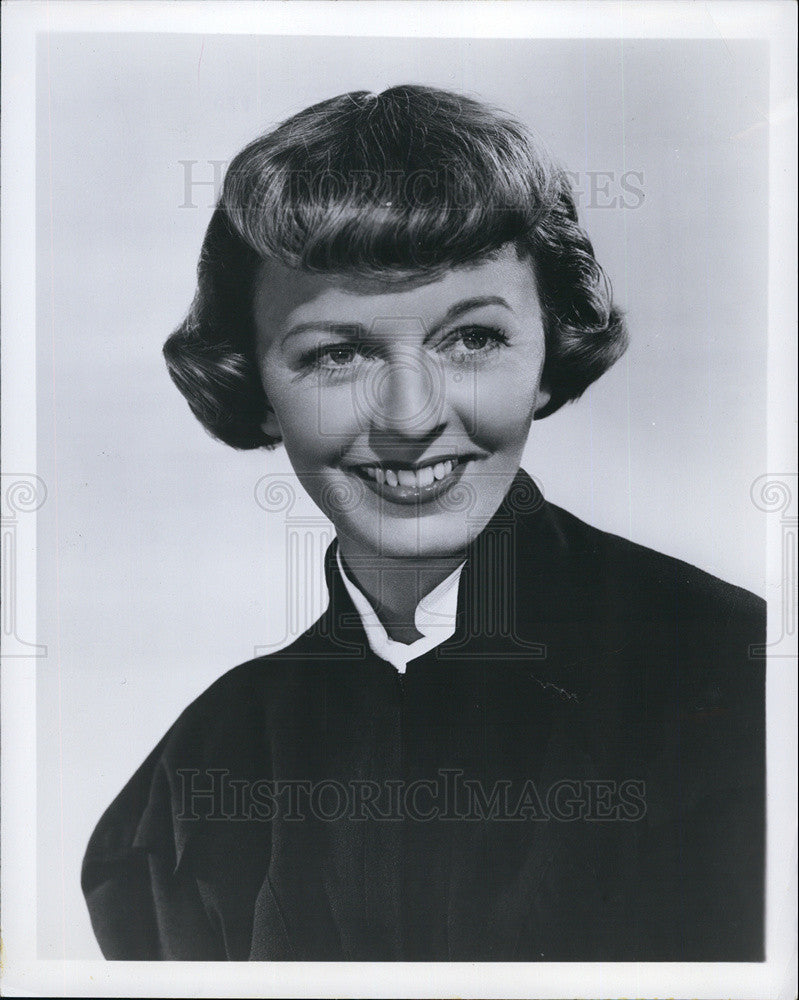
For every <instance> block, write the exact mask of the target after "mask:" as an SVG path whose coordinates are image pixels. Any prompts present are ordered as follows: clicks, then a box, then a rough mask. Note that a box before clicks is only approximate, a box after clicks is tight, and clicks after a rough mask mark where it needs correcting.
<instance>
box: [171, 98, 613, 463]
mask: <svg viewBox="0 0 799 1000" xmlns="http://www.w3.org/2000/svg"><path fill="white" fill-rule="evenodd" d="M508 244H515V246H516V250H517V253H518V254H519V256H520V257H522V258H526V259H529V261H530V263H531V266H532V268H533V271H534V275H535V278H536V282H537V287H538V294H539V300H540V303H541V309H542V316H543V322H544V330H545V336H546V357H545V362H544V371H543V382H544V384H545V385H546V387H547V389H548V390H549V392H550V393H551V399H550V401H549V403H548V404H547V406H546V408H545V409H544V410H542V411H541V412H540V413H539V414H538V416H545V415H547V414H548V413H552V412H554V411H555V410H557V409H558V408H559V407H560V406H562V405H563V404H564V403H566V402H567V401H569V400H574V399H576V398H578V397H579V396H580V395H581V394H582V393H583V392H584V391H585V389H586V388H587V387H588V386H589V385H590V384H591V383H592V382H594V381H595V380H596V379H597V378H599V376H600V375H601V374H602V373H603V372H605V371H606V370H607V369H608V368H609V367H610V366H611V365H612V364H613V363H614V362H615V361H616V360H617V359H618V358H619V357H620V356H621V354H622V353H623V352H624V349H625V347H626V342H627V338H626V330H625V325H624V320H623V317H622V314H621V312H620V311H619V309H618V308H616V306H614V304H613V301H612V293H611V288H610V283H609V281H608V280H607V278H606V276H605V274H604V272H603V271H602V268H601V267H600V266H599V264H598V263H597V261H596V258H595V256H594V251H593V248H592V246H591V243H590V241H589V239H588V237H587V235H586V233H585V232H584V230H583V229H582V228H581V227H580V225H579V223H578V219H577V210H576V206H575V201H574V196H573V193H572V190H571V186H570V183H569V181H568V178H567V176H566V174H565V172H564V171H563V170H562V169H561V168H560V167H559V166H558V165H557V164H555V163H554V162H553V161H552V159H551V158H550V156H549V155H548V154H547V152H546V151H545V150H544V148H543V147H542V145H541V144H540V143H539V142H538V141H537V140H536V139H534V138H533V136H532V135H531V134H530V132H529V131H528V130H527V129H526V128H525V127H524V126H523V125H521V124H520V123H519V122H517V121H516V120H514V119H513V118H511V117H509V116H508V115H505V114H503V113H502V112H499V111H497V110H495V109H493V108H490V107H488V106H487V105H485V104H482V103H480V102H478V101H475V100H472V99H471V98H468V97H464V96H462V95H459V94H455V93H451V92H449V91H445V90H438V89H435V88H432V87H422V86H410V85H409V86H398V87H392V88H390V89H389V90H385V91H383V92H382V93H380V94H376V95H375V94H371V93H369V92H367V91H355V92H353V93H348V94H342V95H341V96H339V97H334V98H331V99H330V100H327V101H323V102H321V103H320V104H315V105H313V106H312V107H310V108H306V109H305V110H304V111H301V112H299V114H296V115H294V116H293V117H291V118H289V119H288V120H287V121H285V122H283V124H281V125H280V126H278V127H277V128H276V129H274V131H271V132H269V133H267V134H266V135H264V136H262V137H261V138H259V139H256V140H255V141H254V142H252V143H250V144H249V145H248V146H246V148H245V149H243V150H242V151H241V152H240V153H239V154H238V155H237V156H236V157H235V159H234V160H233V161H232V162H231V164H230V166H229V169H228V171H227V174H226V176H225V181H224V185H223V188H222V192H221V194H220V197H219V201H218V203H217V206H216V209H215V211H214V214H213V217H212V218H211V221H210V224H209V226H208V230H207V232H206V234H205V239H204V242H203V246H202V252H201V255H200V260H199V264H198V268H197V292H196V295H195V297H194V301H193V302H192V305H191V308H190V310H189V313H188V316H187V317H186V319H185V320H184V322H183V323H182V324H181V325H180V326H179V327H178V329H177V330H175V332H174V333H172V335H171V336H170V337H169V338H168V340H167V341H166V344H165V345H164V356H165V358H166V363H167V367H168V370H169V373H170V375H171V377H172V379H173V381H174V382H175V384H176V385H177V387H178V389H180V391H181V393H182V394H183V395H184V396H185V398H186V400H187V401H188V403H189V406H190V407H191V409H192V411H193V413H194V414H195V416H196V417H197V418H198V419H199V420H200V422H201V423H202V424H203V425H204V427H205V428H206V430H208V431H209V432H210V433H211V434H212V435H213V436H214V437H216V438H219V439H220V440H222V441H224V442H226V443H227V444H229V445H232V446H233V447H235V448H260V447H271V446H274V445H276V444H277V443H279V439H275V438H272V437H270V436H268V435H267V434H265V433H264V431H263V430H262V428H261V424H262V422H263V420H264V416H265V413H266V411H267V409H268V401H267V399H266V395H265V393H264V389H263V386H262V383H261V378H260V375H259V372H258V369H257V366H256V361H255V334H254V320H253V313H252V309H253V300H254V291H255V281H256V278H257V275H258V270H259V268H260V266H261V265H262V263H263V262H265V261H277V262H279V263H281V264H283V265H285V266H287V267H292V268H300V269H303V270H306V271H309V272H316V273H347V274H352V273H355V274H361V275H369V276H375V277H385V278H387V279H397V278H401V277H403V276H408V275H415V274H419V273H422V274H423V273H425V272H429V273H430V275H431V276H435V275H436V274H437V273H440V272H442V271H443V270H444V269H446V268H450V267H454V266H458V265H463V264H468V263H470V262H476V261H480V260H482V259H486V258H489V257H491V256H492V255H493V254H494V253H496V252H497V251H499V250H500V249H501V248H502V247H504V246H506V245H508Z"/></svg>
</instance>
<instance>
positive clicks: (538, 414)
mask: <svg viewBox="0 0 799 1000" xmlns="http://www.w3.org/2000/svg"><path fill="white" fill-rule="evenodd" d="M551 402H552V393H551V392H550V391H549V389H548V388H547V387H546V386H545V385H544V383H543V382H542V383H541V385H540V386H539V387H538V396H537V398H536V401H535V412H534V413H533V420H541V419H542V418H543V417H546V416H549V410H548V409H547V407H548V406H549V404H550V403H551Z"/></svg>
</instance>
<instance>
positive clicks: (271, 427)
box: [261, 405, 283, 440]
mask: <svg viewBox="0 0 799 1000" xmlns="http://www.w3.org/2000/svg"><path fill="white" fill-rule="evenodd" d="M261 430H262V431H263V432H264V434H266V435H267V436H268V437H270V438H275V439H277V440H280V439H281V438H282V437H283V431H282V430H281V428H280V421H279V420H278V419H277V414H276V413H275V411H274V410H273V409H272V407H271V406H269V405H267V407H266V419H264V420H262V421H261Z"/></svg>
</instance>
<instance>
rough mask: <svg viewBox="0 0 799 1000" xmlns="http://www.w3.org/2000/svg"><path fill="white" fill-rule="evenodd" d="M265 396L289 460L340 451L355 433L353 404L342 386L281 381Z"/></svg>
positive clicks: (347, 390) (354, 408)
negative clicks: (280, 433) (283, 382)
mask: <svg viewBox="0 0 799 1000" xmlns="http://www.w3.org/2000/svg"><path fill="white" fill-rule="evenodd" d="M267 395H268V397H269V400H270V402H271V404H272V407H273V408H274V410H275V413H276V414H277V418H278V421H279V423H280V428H281V430H282V432H283V443H284V445H285V447H286V450H287V451H288V453H289V457H290V458H292V459H293V458H295V457H296V458H298V459H300V458H302V457H303V456H305V457H309V456H317V457H319V458H323V457H324V456H330V455H335V454H337V453H338V454H340V453H341V450H342V448H344V447H346V445H347V444H348V443H349V441H351V439H352V438H353V436H354V435H355V434H357V432H358V426H359V425H358V419H357V418H358V413H357V407H356V406H354V405H353V394H352V392H351V391H350V390H349V389H348V388H346V387H345V388H341V387H336V388H333V387H325V386H318V385H314V386H311V385H307V384H306V385H300V384H293V385H292V384H283V385H277V386H273V387H272V392H271V393H270V392H269V390H268V389H267Z"/></svg>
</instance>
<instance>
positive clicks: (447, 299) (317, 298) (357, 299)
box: [253, 247, 537, 340]
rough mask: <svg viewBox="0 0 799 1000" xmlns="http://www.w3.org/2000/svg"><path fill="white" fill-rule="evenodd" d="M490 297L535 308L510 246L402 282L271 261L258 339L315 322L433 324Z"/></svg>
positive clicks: (526, 272) (264, 271)
mask: <svg viewBox="0 0 799 1000" xmlns="http://www.w3.org/2000/svg"><path fill="white" fill-rule="evenodd" d="M491 296H493V297H499V298H502V299H504V300H505V301H506V302H507V303H508V306H509V307H510V308H511V309H512V310H513V311H514V312H516V311H517V310H518V311H520V313H529V310H530V309H536V308H537V292H536V284H535V278H534V275H533V270H532V266H531V264H530V263H529V261H525V260H520V259H519V257H518V255H517V253H516V251H515V249H514V248H512V247H506V248H503V249H502V250H501V251H500V252H499V253H498V254H497V255H496V256H494V257H493V258H492V259H488V260H482V261H479V262H477V263H471V264H466V265H462V266H459V267H451V268H448V269H446V270H444V271H443V272H441V273H439V274H436V275H435V276H434V277H430V276H429V275H420V276H419V277H418V278H414V277H413V275H411V276H410V277H403V278H401V279H390V278H364V277H359V276H355V275H347V274H336V275H327V274H310V273H308V272H305V271H298V270H294V269H292V268H287V267H284V266H283V265H281V264H278V263H275V262H271V261H270V262H267V263H264V264H263V265H262V266H261V268H260V271H259V274H258V278H257V281H256V289H255V295H254V303H253V305H254V315H255V322H256V328H257V331H258V333H259V337H265V338H267V340H271V339H273V338H274V337H275V336H277V335H278V334H279V333H280V332H281V331H284V330H286V329H288V328H289V327H290V326H293V325H295V324H300V323H313V322H316V321H318V322H320V323H352V324H356V323H357V324H362V325H365V326H368V325H369V324H370V323H372V322H373V321H374V320H375V319H377V318H391V317H396V318H400V317H403V318H404V317H413V318H419V319H422V321H423V322H425V323H433V322H435V321H436V320H437V319H438V318H440V316H441V315H442V314H443V313H445V312H446V311H447V309H448V308H450V307H451V306H452V305H454V304H456V303H457V302H459V301H462V300H467V299H473V298H482V297H491Z"/></svg>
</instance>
